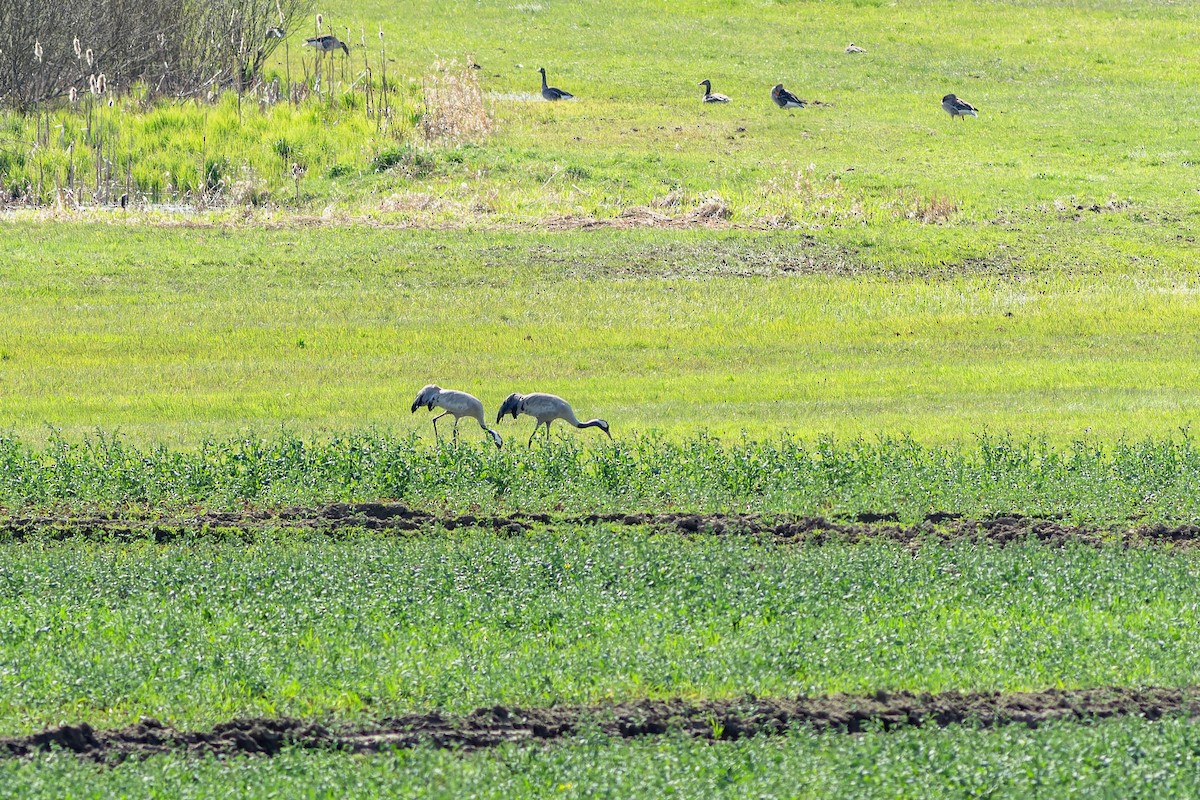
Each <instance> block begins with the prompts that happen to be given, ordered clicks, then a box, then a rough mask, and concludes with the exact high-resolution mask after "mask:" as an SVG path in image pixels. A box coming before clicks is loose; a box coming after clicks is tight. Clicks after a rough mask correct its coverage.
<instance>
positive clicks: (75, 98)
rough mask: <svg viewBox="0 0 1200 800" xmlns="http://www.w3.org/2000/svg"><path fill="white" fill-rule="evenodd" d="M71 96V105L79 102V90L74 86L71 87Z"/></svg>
mask: <svg viewBox="0 0 1200 800" xmlns="http://www.w3.org/2000/svg"><path fill="white" fill-rule="evenodd" d="M69 96H70V99H71V105H75V104H76V103H78V102H79V92H78V91H77V90H76V89H75V87H74V86H72V87H71V92H70V95H69Z"/></svg>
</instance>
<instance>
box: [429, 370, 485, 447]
mask: <svg viewBox="0 0 1200 800" xmlns="http://www.w3.org/2000/svg"><path fill="white" fill-rule="evenodd" d="M421 406H425V407H426V408H428V409H429V410H430V411H433V408H434V406H437V407H438V408H442V409H445V411H444V413H441V414H438V415H437V416H436V417H434V418H433V435H434V437H435V438H436V437H437V435H438V432H437V423H438V420H439V419H441V418H442V417H444V416H446V414H451V415H453V416H454V441H455V442H457V441H458V420H459V418H461V417H470V418H471V419H473V420H475V421H476V422H478V423H479V427H481V428H483V429H484V430H485V431H487V432H488V433H489V434H490V435H491V437H492V441H494V442H495V443H496V447H498V448H499V447H503V446H504V440H503V439H501V438H500V434H498V433H496V432H495V431H494V430H492V429H491V428H489V427H488V426H487V423H486V422H485V421H484V418H483V403H481V402H479V398H478V397H475V396H473V395H469V394H467V393H466V392H456V391H454V390H453V389H443V388H442V387H440V386H436V385H434V384H430V385H428V386H426V387H424V388H423V389H421V391H419V392H417V399H416V400H413V404H412V411H413V413H414V414H415V413H417V409H418V408H420V407H421Z"/></svg>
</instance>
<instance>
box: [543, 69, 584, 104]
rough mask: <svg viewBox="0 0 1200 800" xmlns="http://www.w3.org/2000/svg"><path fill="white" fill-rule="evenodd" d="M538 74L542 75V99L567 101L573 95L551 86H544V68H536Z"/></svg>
mask: <svg viewBox="0 0 1200 800" xmlns="http://www.w3.org/2000/svg"><path fill="white" fill-rule="evenodd" d="M538 72H540V73H542V97H544V98H546V99H547V100H569V99H571V98H572V97H574V96H575V95H573V94H571V93H570V92H568V91H565V90H563V89H556V88H554V87H553V86H548V85H547V84H546V68H545V67H538Z"/></svg>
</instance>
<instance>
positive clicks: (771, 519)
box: [0, 503, 1200, 549]
mask: <svg viewBox="0 0 1200 800" xmlns="http://www.w3.org/2000/svg"><path fill="white" fill-rule="evenodd" d="M597 524H605V525H616V526H625V527H630V528H634V527H636V528H643V529H650V530H653V531H656V532H660V533H675V534H679V535H684V536H688V535H743V536H757V537H763V538H768V539H770V540H773V541H775V542H777V543H783V544H798V545H823V544H833V543H841V544H856V543H859V542H869V541H887V542H894V543H897V544H901V545H905V546H907V547H910V548H914V549H915V548H919V547H921V546H922V545H928V544H951V543H954V542H962V541H967V542H971V543H975V544H989V545H1008V544H1014V543H1019V542H1027V541H1037V542H1041V543H1043V544H1048V545H1051V546H1064V545H1067V544H1072V543H1076V544H1087V545H1092V546H1100V545H1105V544H1109V545H1118V546H1125V547H1163V546H1165V547H1174V548H1190V547H1193V546H1196V545H1198V544H1200V525H1194V524H1185V525H1177V526H1171V525H1166V524H1162V523H1158V524H1151V525H1142V526H1137V527H1129V528H1100V527H1089V526H1086V525H1071V524H1068V523H1064V522H1062V521H1059V520H1052V519H1041V518H1037V517H1026V516H1020V515H1014V516H999V517H993V518H990V519H968V518H964V517H962V516H961V515H959V514H955V513H953V512H946V511H938V512H934V513H931V514H927V515H926V516H925V518H924V519H923V520H921V521H920V522H917V523H912V524H905V523H901V522H900V521H899V516H898V515H897V514H895V513H891V512H880V513H863V514H859V515H858V516H857V518H855V519H853V520H832V519H827V518H825V517H805V516H788V515H758V514H720V513H712V514H699V513H686V512H673V513H660V514H650V513H621V512H616V513H602V514H600V513H597V514H583V515H562V514H554V515H551V514H529V513H521V512H517V513H513V514H504V515H489V514H458V515H454V514H451V515H439V514H435V513H433V512H429V511H422V510H419V509H414V508H410V507H408V506H406V505H403V504H401V503H333V504H330V505H326V506H321V507H317V508H305V507H295V508H282V509H260V510H246V511H218V512H207V513H198V514H194V515H177V516H163V515H156V514H153V513H147V514H143V515H137V514H124V513H110V514H96V515H89V516H18V517H9V518H7V519H0V541H3V540H9V541H21V540H25V539H30V538H67V537H77V536H83V537H88V538H100V539H110V538H111V539H122V538H145V537H148V536H150V537H153V538H155V539H156V540H158V541H160V542H166V541H171V540H173V539H175V538H179V537H182V536H189V535H195V534H197V533H201V534H204V533H211V534H239V533H243V534H253V533H256V532H261V531H267V530H280V529H283V530H304V531H312V532H318V533H330V534H333V533H336V532H338V531H344V530H368V531H378V532H381V533H393V534H398V535H402V534H414V535H420V534H427V533H434V532H436V531H439V530H456V529H459V528H484V529H491V530H494V531H497V532H500V533H504V534H509V535H520V534H523V533H525V532H526V531H530V530H533V529H535V528H554V527H559V526H564V527H569V526H575V525H597Z"/></svg>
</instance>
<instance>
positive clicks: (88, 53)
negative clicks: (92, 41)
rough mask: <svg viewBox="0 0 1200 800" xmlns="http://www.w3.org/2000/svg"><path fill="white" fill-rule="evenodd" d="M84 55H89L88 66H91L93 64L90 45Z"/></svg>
mask: <svg viewBox="0 0 1200 800" xmlns="http://www.w3.org/2000/svg"><path fill="white" fill-rule="evenodd" d="M84 55H85V56H86V57H87V62H88V66H89V67H90V66H91V65H92V48H90V47H89V48H88V49H87V52H85V53H84Z"/></svg>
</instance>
